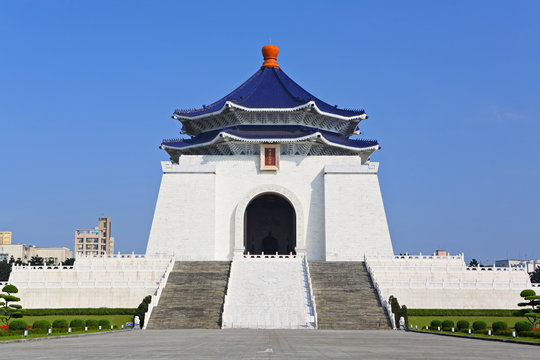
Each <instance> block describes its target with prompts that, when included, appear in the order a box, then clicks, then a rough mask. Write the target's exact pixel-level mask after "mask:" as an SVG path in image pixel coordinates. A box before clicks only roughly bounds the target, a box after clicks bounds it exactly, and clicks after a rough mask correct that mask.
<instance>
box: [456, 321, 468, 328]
mask: <svg viewBox="0 0 540 360" xmlns="http://www.w3.org/2000/svg"><path fill="white" fill-rule="evenodd" d="M456 325H457V328H458V330H463V329H468V328H469V322H468V321H467V320H458V322H457V324H456Z"/></svg>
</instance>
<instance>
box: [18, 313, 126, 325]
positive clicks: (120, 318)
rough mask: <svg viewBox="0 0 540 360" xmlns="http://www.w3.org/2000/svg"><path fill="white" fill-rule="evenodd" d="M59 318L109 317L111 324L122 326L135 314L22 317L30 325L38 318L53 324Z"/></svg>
mask: <svg viewBox="0 0 540 360" xmlns="http://www.w3.org/2000/svg"><path fill="white" fill-rule="evenodd" d="M57 319H64V320H66V321H67V322H68V324H69V322H70V321H71V320H73V319H83V320H88V319H96V320H101V319H107V320H109V321H110V322H111V325H117V326H118V327H121V325H125V324H126V322H131V321H132V320H133V315H45V316H24V317H23V318H22V320H24V321H26V322H27V323H28V325H32V324H33V323H34V321H36V320H47V321H49V322H50V323H51V324H52V322H53V321H54V320H57Z"/></svg>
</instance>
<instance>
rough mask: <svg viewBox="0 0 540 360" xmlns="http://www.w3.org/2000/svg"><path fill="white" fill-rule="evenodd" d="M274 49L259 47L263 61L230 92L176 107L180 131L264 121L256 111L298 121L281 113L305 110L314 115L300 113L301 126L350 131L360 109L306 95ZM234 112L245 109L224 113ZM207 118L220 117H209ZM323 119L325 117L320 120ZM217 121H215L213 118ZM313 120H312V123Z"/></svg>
mask: <svg viewBox="0 0 540 360" xmlns="http://www.w3.org/2000/svg"><path fill="white" fill-rule="evenodd" d="M278 51H279V50H278V48H277V47H276V46H274V45H266V46H265V47H263V55H264V58H265V62H264V63H263V66H262V67H261V69H260V70H258V71H257V72H256V73H255V74H254V75H253V76H251V77H250V78H249V79H248V80H247V81H246V82H244V83H243V84H242V85H240V86H239V87H238V88H236V89H235V90H234V91H232V92H231V93H230V94H228V95H226V96H225V97H223V98H221V99H220V100H218V101H216V102H214V103H213V104H211V105H208V106H203V107H202V108H201V109H192V110H176V111H175V112H174V116H173V117H174V118H175V119H177V120H179V121H181V122H182V124H183V125H184V132H186V133H188V134H192V135H197V134H199V133H201V132H205V131H210V130H215V129H217V128H220V127H224V126H234V125H239V124H252V125H256V124H268V122H265V123H262V122H261V120H258V116H257V114H260V113H265V114H266V118H268V115H269V114H268V113H273V114H276V115H277V113H281V115H278V117H279V119H278V120H277V121H271V122H274V123H278V124H287V123H290V124H298V123H299V122H298V119H289V118H290V117H291V116H283V115H284V114H283V113H290V114H291V115H292V116H293V117H294V118H298V117H297V116H294V113H298V112H302V113H305V112H308V113H312V114H313V115H314V116H307V117H306V116H301V118H302V120H301V123H302V122H303V123H302V125H307V126H312V127H321V126H322V128H325V129H326V130H329V131H337V132H340V133H342V134H344V135H346V134H352V133H353V132H354V131H355V130H356V126H357V125H358V122H360V121H361V120H363V119H366V118H367V116H366V113H365V112H364V110H350V109H340V108H338V107H337V106H332V105H330V104H328V103H326V102H324V101H322V100H320V99H318V98H317V97H315V96H313V95H312V94H310V93H309V92H308V91H306V90H305V89H303V88H302V87H301V86H300V85H298V84H297V83H296V82H294V81H293V80H292V79H291V78H290V77H288V76H287V74H285V72H284V71H283V70H281V69H280V67H279V65H278V63H277V61H276V59H277V53H278ZM234 111H240V112H245V114H244V116H228V118H227V116H226V115H227V114H230V113H231V112H234ZM210 117H215V118H220V119H212V120H210V119H209V118H210ZM321 117H322V118H326V119H322V121H321ZM213 120H218V121H213ZM329 120H331V121H334V122H336V123H335V124H329V126H326V125H322V124H325V123H328V122H329ZM314 121H315V122H316V123H314Z"/></svg>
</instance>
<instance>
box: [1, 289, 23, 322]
mask: <svg viewBox="0 0 540 360" xmlns="http://www.w3.org/2000/svg"><path fill="white" fill-rule="evenodd" d="M2 292H3V294H0V322H2V323H4V324H5V325H6V326H9V321H10V320H11V319H12V318H20V317H22V316H23V310H22V306H21V305H19V304H10V303H13V302H18V301H21V298H19V297H17V296H15V295H12V294H16V293H18V292H19V289H17V287H16V286H15V285H9V284H8V285H6V286H4V287H3V288H2Z"/></svg>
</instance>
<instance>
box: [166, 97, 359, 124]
mask: <svg viewBox="0 0 540 360" xmlns="http://www.w3.org/2000/svg"><path fill="white" fill-rule="evenodd" d="M230 108H235V109H239V110H243V111H250V112H293V111H299V110H303V109H309V108H312V109H315V111H316V112H317V113H318V114H320V115H325V116H328V117H333V118H336V119H340V120H349V121H352V120H365V119H367V116H366V113H363V114H359V115H354V116H342V115H337V114H332V113H329V112H326V111H322V110H321V109H319V107H318V106H317V104H316V103H315V101H308V102H307V103H305V104H303V105H299V106H296V107H292V108H248V107H245V106H241V105H238V104H235V103H234V102H232V101H226V102H225V104H223V106H222V107H221V108H220V109H219V110H217V111H213V112H210V113H206V114H201V115H196V116H185V115H181V114H179V113H176V112H175V113H174V115H173V117H174V118H175V119H176V120H179V121H181V120H197V119H203V118H207V117H211V116H216V115H220V114H221V113H223V112H224V111H225V110H228V109H230Z"/></svg>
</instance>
